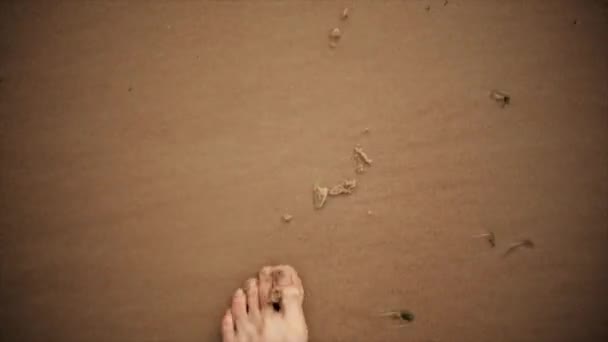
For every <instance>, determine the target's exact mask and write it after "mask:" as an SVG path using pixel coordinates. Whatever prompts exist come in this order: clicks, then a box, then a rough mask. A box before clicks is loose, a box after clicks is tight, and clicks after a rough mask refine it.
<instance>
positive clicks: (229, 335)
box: [222, 310, 236, 342]
mask: <svg viewBox="0 0 608 342" xmlns="http://www.w3.org/2000/svg"><path fill="white" fill-rule="evenodd" d="M235 341H236V340H235V334H234V321H233V320H232V313H231V312H230V310H228V311H226V314H225V315H224V318H223V319H222V342H235Z"/></svg>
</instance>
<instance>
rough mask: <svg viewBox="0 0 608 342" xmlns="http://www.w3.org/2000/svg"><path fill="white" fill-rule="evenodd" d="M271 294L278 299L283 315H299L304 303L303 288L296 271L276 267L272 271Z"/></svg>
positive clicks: (285, 266)
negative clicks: (272, 283)
mask: <svg viewBox="0 0 608 342" xmlns="http://www.w3.org/2000/svg"><path fill="white" fill-rule="evenodd" d="M273 282H274V286H273V288H272V293H273V294H274V296H275V297H276V298H279V299H280V302H281V309H282V311H283V312H284V313H285V314H288V315H289V314H292V313H296V314H299V313H300V312H301V310H302V302H303V301H304V288H303V287H302V281H301V280H300V277H299V276H298V273H297V272H296V270H295V269H294V268H293V267H291V266H289V265H280V266H276V267H275V268H274V269H273Z"/></svg>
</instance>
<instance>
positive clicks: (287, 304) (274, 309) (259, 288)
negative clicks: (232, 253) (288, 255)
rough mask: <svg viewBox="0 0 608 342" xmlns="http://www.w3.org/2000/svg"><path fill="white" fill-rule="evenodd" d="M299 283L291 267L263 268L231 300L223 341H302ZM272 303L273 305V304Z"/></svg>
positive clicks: (304, 336)
mask: <svg viewBox="0 0 608 342" xmlns="http://www.w3.org/2000/svg"><path fill="white" fill-rule="evenodd" d="M303 301H304V289H303V287H302V281H301V280H300V278H299V277H298V274H297V273H296V271H295V270H294V269H293V267H291V266H287V265H280V266H266V267H264V268H262V270H261V271H260V272H259V274H258V277H257V278H251V279H248V280H247V281H246V282H245V287H244V289H238V290H236V292H235V293H234V296H233V297H232V305H231V307H230V308H229V309H228V311H226V314H225V315H224V318H223V319H222V341H223V342H306V341H307V340H308V329H307V327H306V321H305V319H304V311H303V310H302V302H303ZM273 302H274V305H273Z"/></svg>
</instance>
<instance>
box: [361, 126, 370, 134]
mask: <svg viewBox="0 0 608 342" xmlns="http://www.w3.org/2000/svg"><path fill="white" fill-rule="evenodd" d="M369 132H370V129H369V127H365V128H364V129H363V131H362V132H361V133H363V134H369Z"/></svg>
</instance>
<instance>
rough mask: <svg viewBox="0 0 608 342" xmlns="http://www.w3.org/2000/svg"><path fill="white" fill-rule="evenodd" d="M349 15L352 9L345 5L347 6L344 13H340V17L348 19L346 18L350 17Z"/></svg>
mask: <svg viewBox="0 0 608 342" xmlns="http://www.w3.org/2000/svg"><path fill="white" fill-rule="evenodd" d="M349 15H350V10H349V9H348V7H345V8H344V9H343V10H342V14H341V15H340V19H342V20H346V19H348V16H349Z"/></svg>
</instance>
